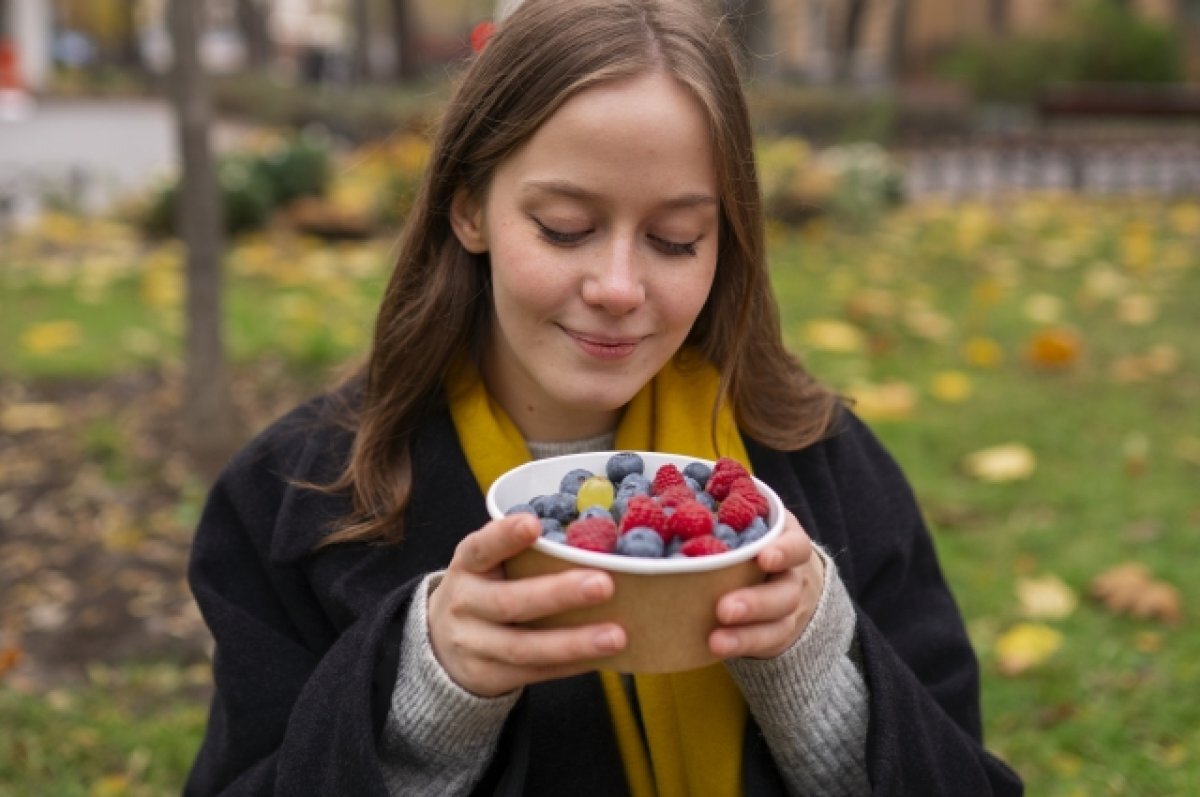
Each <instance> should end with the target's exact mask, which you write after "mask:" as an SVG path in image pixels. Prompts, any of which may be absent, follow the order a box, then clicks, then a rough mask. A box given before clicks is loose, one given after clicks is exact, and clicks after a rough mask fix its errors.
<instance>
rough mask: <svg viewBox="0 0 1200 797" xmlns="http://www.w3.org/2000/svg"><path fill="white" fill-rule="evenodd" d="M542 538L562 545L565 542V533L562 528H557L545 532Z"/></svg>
mask: <svg viewBox="0 0 1200 797" xmlns="http://www.w3.org/2000/svg"><path fill="white" fill-rule="evenodd" d="M542 539H543V540H549V541H550V542H557V543H561V544H562V545H566V544H567V535H566V532H564V531H563V530H562V529H559V530H558V531H551V532H548V533H546V534H543V535H542Z"/></svg>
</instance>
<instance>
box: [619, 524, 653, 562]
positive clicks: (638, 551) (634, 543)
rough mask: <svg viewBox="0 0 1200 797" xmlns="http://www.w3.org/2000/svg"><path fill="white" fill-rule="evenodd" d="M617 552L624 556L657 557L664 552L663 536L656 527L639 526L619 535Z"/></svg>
mask: <svg viewBox="0 0 1200 797" xmlns="http://www.w3.org/2000/svg"><path fill="white" fill-rule="evenodd" d="M616 551H617V553H619V554H621V555H622V556H641V557H645V558H647V559H657V558H659V557H660V556H662V553H663V541H662V537H660V536H658V532H657V531H655V530H654V529H648V528H646V527H645V526H638V527H637V528H632V529H630V530H629V531H627V532H625V533H624V534H622V535H621V536H620V537H617V549H616Z"/></svg>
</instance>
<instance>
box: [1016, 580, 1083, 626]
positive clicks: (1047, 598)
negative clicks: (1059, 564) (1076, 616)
mask: <svg viewBox="0 0 1200 797" xmlns="http://www.w3.org/2000/svg"><path fill="white" fill-rule="evenodd" d="M1017 601H1018V602H1019V603H1020V604H1021V613H1022V614H1023V615H1025V616H1026V617H1029V618H1031V619H1034V620H1061V619H1062V618H1064V617H1068V616H1069V615H1070V614H1071V612H1073V611H1075V607H1076V606H1078V605H1079V598H1078V596H1076V595H1075V591H1074V590H1072V589H1071V588H1070V587H1069V586H1067V585H1066V584H1065V583H1064V582H1063V580H1062V579H1060V578H1059V577H1058V576H1055V575H1047V576H1042V577H1041V578H1020V579H1017Z"/></svg>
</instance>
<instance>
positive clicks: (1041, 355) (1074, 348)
mask: <svg viewBox="0 0 1200 797" xmlns="http://www.w3.org/2000/svg"><path fill="white" fill-rule="evenodd" d="M1082 352H1083V340H1082V339H1081V338H1080V337H1079V333H1077V332H1075V331H1074V330H1072V329H1070V328H1068V327H1046V328H1045V329H1041V330H1039V331H1038V332H1037V333H1035V334H1034V336H1033V337H1032V338H1030V339H1029V343H1028V344H1027V345H1026V347H1025V358H1026V359H1027V360H1028V361H1029V362H1030V364H1032V365H1035V366H1037V367H1038V368H1045V369H1061V368H1068V367H1070V366H1072V365H1074V364H1075V363H1076V362H1077V361H1078V360H1079V357H1080V355H1081V354H1082Z"/></svg>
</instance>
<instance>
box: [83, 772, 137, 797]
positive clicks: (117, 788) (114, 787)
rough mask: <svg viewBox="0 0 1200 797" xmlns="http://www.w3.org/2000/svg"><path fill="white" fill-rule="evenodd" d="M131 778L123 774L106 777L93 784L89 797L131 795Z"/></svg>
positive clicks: (121, 796)
mask: <svg viewBox="0 0 1200 797" xmlns="http://www.w3.org/2000/svg"><path fill="white" fill-rule="evenodd" d="M130 785H131V784H130V783H129V778H127V777H126V776H125V775H123V774H114V775H105V776H104V777H102V778H100V780H98V781H96V782H95V783H93V784H92V788H91V789H90V790H88V797H123V795H125V794H128V793H129V786H130Z"/></svg>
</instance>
